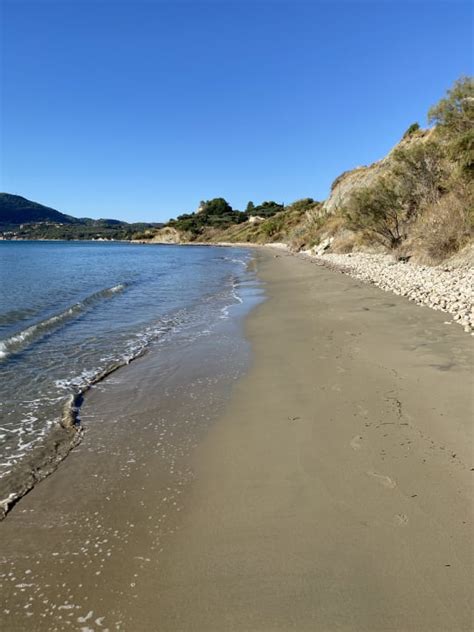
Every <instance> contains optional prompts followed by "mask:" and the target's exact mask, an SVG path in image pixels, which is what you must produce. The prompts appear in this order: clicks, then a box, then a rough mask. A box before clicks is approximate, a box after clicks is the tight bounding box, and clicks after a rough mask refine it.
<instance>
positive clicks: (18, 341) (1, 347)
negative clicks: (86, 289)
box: [0, 283, 126, 360]
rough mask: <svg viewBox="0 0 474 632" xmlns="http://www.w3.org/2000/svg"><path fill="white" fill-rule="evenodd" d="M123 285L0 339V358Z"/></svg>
mask: <svg viewBox="0 0 474 632" xmlns="http://www.w3.org/2000/svg"><path fill="white" fill-rule="evenodd" d="M125 287H126V286H125V284H123V283H120V284H119V285H114V286H113V287H109V288H105V289H103V290H99V291H98V292H94V293H93V294H90V295H89V296H87V297H86V298H85V299H83V300H82V301H79V302H78V303H74V304H73V305H71V306H70V307H68V308H66V309H65V310H63V311H62V312H59V313H58V314H55V315H54V316H50V317H49V318H45V319H44V320H41V321H39V322H38V323H35V324H34V325H30V326H29V327H27V328H26V329H23V330H22V331H19V332H18V333H16V334H14V335H13V336H10V337H9V338H6V339H5V340H0V360H5V359H6V358H8V357H9V356H11V355H12V354H14V353H18V352H19V351H23V349H25V348H26V347H28V346H30V345H31V344H33V343H34V342H36V341H37V340H39V339H40V338H43V337H44V336H46V335H47V334H50V333H51V332H53V331H55V330H56V329H58V328H59V327H61V326H62V325H63V324H64V323H66V322H68V321H70V320H73V319H74V318H77V317H78V316H80V315H81V314H83V313H84V312H85V311H86V310H88V309H90V308H91V307H93V306H94V305H95V304H96V303H98V302H100V301H102V300H104V299H107V298H111V297H113V296H115V294H117V293H119V292H122V291H123V290H124V289H125Z"/></svg>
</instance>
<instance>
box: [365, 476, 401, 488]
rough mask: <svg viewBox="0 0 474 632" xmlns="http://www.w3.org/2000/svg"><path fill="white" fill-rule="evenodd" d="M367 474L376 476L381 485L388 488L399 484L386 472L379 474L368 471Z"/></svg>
mask: <svg viewBox="0 0 474 632" xmlns="http://www.w3.org/2000/svg"><path fill="white" fill-rule="evenodd" d="M366 474H367V476H373V477H374V478H376V479H377V480H378V481H379V483H380V484H381V485H383V486H384V487H387V488H388V489H393V488H394V487H396V486H397V484H396V482H395V481H394V480H392V479H391V478H390V476H385V475H384V474H377V472H366Z"/></svg>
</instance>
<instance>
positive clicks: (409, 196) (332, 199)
mask: <svg viewBox="0 0 474 632" xmlns="http://www.w3.org/2000/svg"><path fill="white" fill-rule="evenodd" d="M428 122H429V123H430V124H431V125H432V126H431V127H430V128H428V129H421V128H420V126H419V125H418V123H415V124H413V125H410V126H409V127H408V129H407V130H406V132H405V133H404V134H403V137H402V138H401V140H400V141H399V143H397V145H396V146H395V147H394V148H393V149H392V150H391V151H390V152H389V153H388V154H387V156H385V157H384V158H382V159H381V160H379V161H377V162H375V163H373V164H371V165H369V166H362V167H356V168H355V169H353V170H350V171H346V172H344V173H342V174H341V175H339V176H338V177H337V178H336V179H335V180H334V182H333V184H332V186H331V191H330V193H329V195H328V197H327V199H326V200H325V201H324V202H316V201H315V200H313V199H311V198H305V199H302V200H297V201H296V202H294V203H292V204H290V205H288V206H286V207H282V206H281V205H278V204H277V203H275V202H265V203H263V204H262V205H260V206H255V205H254V204H253V203H249V205H248V207H247V209H246V210H245V211H243V212H241V211H234V210H233V209H232V208H231V207H230V206H229V205H228V204H227V202H226V201H225V200H223V199H222V198H218V200H219V203H218V204H216V200H210V201H208V202H206V203H202V204H204V207H202V206H201V207H200V209H199V212H197V213H191V214H185V215H182V216H180V217H178V218H177V219H176V220H172V221H170V222H169V224H168V226H167V229H166V230H167V231H168V232H166V233H165V232H164V231H163V230H151V231H148V232H147V233H146V234H143V235H141V236H140V237H141V238H142V240H143V241H153V242H161V241H169V240H170V232H169V229H172V231H173V232H172V240H173V241H175V242H178V241H181V242H197V243H200V242H231V243H236V242H244V243H274V242H283V243H285V244H287V245H288V246H289V247H290V248H291V249H292V250H295V251H300V250H305V251H308V250H309V251H311V252H314V253H321V252H323V251H324V252H333V253H350V252H357V251H359V252H361V251H362V252H391V253H393V254H395V256H396V257H403V258H405V259H406V258H412V259H413V261H418V262H420V263H426V264H433V263H439V262H440V261H443V260H445V259H447V258H449V257H452V256H453V255H455V254H456V253H457V252H458V251H460V250H461V249H462V248H464V247H465V246H467V245H468V244H469V243H472V238H473V235H474V212H473V208H474V187H473V173H474V81H473V80H472V79H471V78H468V77H464V78H461V79H460V80H458V81H457V82H456V83H455V84H454V86H453V87H452V88H451V89H450V90H448V93H447V95H446V97H445V98H443V99H441V100H440V102H439V103H438V104H436V105H435V106H434V107H433V108H431V110H430V111H429V113H428ZM203 209H204V212H203ZM262 211H263V212H262Z"/></svg>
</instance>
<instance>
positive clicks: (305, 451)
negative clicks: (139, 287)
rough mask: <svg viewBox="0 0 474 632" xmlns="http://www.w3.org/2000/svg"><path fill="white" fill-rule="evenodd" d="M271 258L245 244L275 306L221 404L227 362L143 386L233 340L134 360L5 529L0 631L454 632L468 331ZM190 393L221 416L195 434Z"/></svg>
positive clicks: (459, 623) (254, 326) (463, 560)
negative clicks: (204, 384) (203, 378)
mask: <svg viewBox="0 0 474 632" xmlns="http://www.w3.org/2000/svg"><path fill="white" fill-rule="evenodd" d="M276 255H277V253H276V252H275V251H273V252H272V251H271V250H269V249H267V248H265V249H262V250H259V251H257V252H256V259H257V263H256V265H257V268H258V276H259V278H260V279H261V280H262V281H263V283H264V287H265V292H266V294H267V296H268V299H267V300H266V301H265V302H263V303H262V304H260V305H259V306H257V307H256V309H254V310H253V311H252V312H251V313H250V315H249V316H247V318H246V321H245V332H246V338H247V340H249V341H250V345H251V349H252V355H251V361H250V367H249V369H248V370H247V371H245V372H244V373H243V375H241V376H240V377H239V379H238V380H237V381H235V382H234V383H232V380H233V379H235V378H234V377H232V380H230V377H231V376H229V388H230V391H229V392H230V395H231V396H230V399H229V400H228V401H227V398H226V402H227V403H225V405H224V402H223V400H220V401H221V404H217V403H216V401H215V399H214V396H213V395H212V393H213V390H214V392H215V386H213V381H212V380H214V379H218V376H219V371H217V373H216V376H215V377H213V376H210V377H211V381H210V382H209V385H210V390H209V398H208V399H206V398H204V399H203V400H202V401H201V400H200V399H199V398H198V399H195V397H196V396H197V395H199V394H202V393H203V392H204V391H205V392H207V390H206V389H202V388H201V387H200V386H199V382H196V386H195V387H193V388H190V387H189V383H186V381H185V382H183V383H182V384H181V385H180V386H179V390H177V391H176V392H174V391H173V390H172V389H170V388H169V387H168V386H167V387H166V388H165V392H164V393H163V396H164V400H163V397H162V396H161V394H160V393H157V392H156V391H157V389H156V381H157V377H158V376H160V380H163V379H165V385H166V384H168V382H166V380H167V379H168V378H167V376H169V379H170V380H172V379H174V378H173V376H174V375H175V374H176V371H177V370H178V368H179V367H180V366H186V367H187V370H189V371H190V372H191V375H194V377H193V378H192V379H194V380H196V379H197V380H199V379H200V378H199V375H200V374H202V371H203V367H204V364H203V362H202V358H207V357H208V354H209V357H214V358H215V360H216V361H218V362H221V363H222V367H223V368H224V367H226V366H227V364H228V362H229V359H231V358H232V357H233V353H236V352H238V349H239V347H238V346H237V347H235V348H234V351H233V352H231V353H229V351H232V349H233V347H232V344H233V343H232V344H231V346H230V347H218V346H217V347H216V345H215V344H211V345H209V346H206V341H205V340H203V344H204V347H203V352H204V355H202V353H201V352H200V353H198V354H197V355H195V356H191V357H190V356H189V353H188V351H187V349H186V348H185V347H183V350H182V355H181V360H180V361H176V363H172V364H171V365H169V366H168V365H167V362H168V360H167V358H166V357H162V358H161V360H160V362H161V363H164V365H162V364H160V363H158V364H156V365H155V364H154V362H155V361H157V354H148V355H147V356H145V357H144V358H143V359H142V361H141V362H140V363H136V365H135V368H131V369H130V371H132V372H133V376H135V377H133V376H132V373H131V372H119V373H117V374H116V375H117V383H115V379H112V380H111V383H110V385H109V386H108V388H107V389H101V388H100V387H99V388H96V389H94V390H93V391H92V393H91V397H90V398H89V397H88V398H87V402H86V405H87V406H88V411H85V409H84V412H85V414H88V415H90V419H91V420H92V421H94V422H95V423H94V424H91V425H90V428H91V432H88V433H87V435H86V441H83V442H82V444H81V446H80V447H79V448H78V450H74V451H73V452H72V454H71V456H70V458H69V459H67V460H66V461H65V462H64V464H63V466H62V468H63V469H62V472H61V476H58V475H57V476H53V477H49V478H48V479H46V480H45V481H43V482H42V483H41V485H38V486H36V487H35V488H34V490H33V492H32V493H31V494H29V495H28V496H27V497H25V499H24V500H23V501H22V503H20V504H18V505H17V506H16V507H15V508H14V510H13V511H12V512H11V513H10V515H9V516H8V519H7V520H5V521H3V522H2V523H1V524H0V531H1V529H3V532H2V533H1V535H2V537H3V538H4V541H5V542H6V543H7V546H6V548H5V550H4V552H3V565H2V569H1V570H2V571H3V569H5V572H4V573H3V572H0V589H2V591H3V593H4V595H5V599H7V600H8V601H7V604H8V608H7V609H8V610H9V613H8V615H7V614H5V613H3V614H2V613H1V612H0V621H2V617H3V622H4V627H5V629H7V630H12V631H14V630H20V629H21V630H22V632H24V631H26V630H30V629H31V630H33V629H34V630H35V632H37V631H40V630H43V629H44V630H48V632H49V631H53V630H62V629H66V628H65V625H66V624H65V621H67V619H66V617H68V616H71V617H72V618H71V619H70V620H69V621H70V624H71V625H70V626H69V627H68V629H69V628H70V629H78V630H80V629H81V627H83V626H84V625H86V626H88V627H92V628H94V627H96V626H97V627H98V629H100V627H101V626H102V625H103V626H104V627H109V629H116V630H124V631H127V630H133V632H141V631H143V632H145V631H147V630H150V629H163V630H166V631H167V632H172V631H173V630H176V631H178V630H179V632H185V631H187V630H189V631H191V630H193V631H194V630H195V631H197V632H203V631H204V630H205V631H206V632H208V631H209V632H212V631H214V630H215V632H218V631H219V632H221V630H224V629H225V630H229V632H231V631H234V630H235V631H239V632H240V631H242V632H243V631H244V630H245V632H248V631H249V630H251V631H252V632H264V631H266V630H269V629H271V630H272V632H274V631H278V630H282V632H283V631H285V632H286V631H287V630H298V632H299V631H304V630H308V632H309V630H311V631H312V632H313V631H317V632H333V630H334V631H336V630H338V631H340V630H343V631H346V632H349V631H351V632H352V630H354V629H361V630H374V631H375V630H377V631H379V630H384V629H386V630H388V629H391V630H396V631H397V632H398V631H400V632H402V630H403V632H405V631H406V630H417V632H418V631H426V632H445V630H446V629H450V630H453V632H465V631H466V632H467V630H468V629H469V625H470V621H469V618H470V605H472V594H471V589H470V576H471V573H472V558H471V548H472V546H471V545H472V536H471V535H470V532H469V529H470V526H471V525H470V523H471V520H472V515H471V512H470V501H469V499H470V492H471V483H470V479H471V476H472V473H471V472H470V467H471V466H472V464H471V462H470V461H471V457H472V454H471V450H470V448H471V446H472V427H471V423H470V414H471V412H472V402H471V399H470V397H469V386H470V384H471V382H472V375H471V359H472V353H471V352H472V349H471V348H470V347H469V344H470V340H466V338H465V335H464V334H463V333H462V331H461V330H459V329H458V328H450V327H444V326H443V320H442V319H443V316H442V314H440V313H437V312H435V311H433V310H423V309H420V308H419V307H418V306H416V305H414V304H413V303H410V302H408V301H406V300H404V299H403V298H402V297H397V296H391V295H390V296H387V294H386V293H382V292H380V291H379V290H378V289H377V288H374V287H372V286H370V285H367V284H366V283H362V282H360V281H358V280H356V279H353V278H352V277H349V276H347V275H342V274H337V275H336V274H334V272H333V271H330V270H328V269H326V268H324V267H322V266H317V267H315V266H314V265H311V264H310V263H309V261H308V259H305V258H302V257H294V256H292V255H291V256H290V255H289V254H288V255H287V254H286V253H284V252H282V253H280V254H279V255H278V256H276ZM466 342H467V344H466ZM226 344H227V343H226ZM246 344H247V343H246ZM224 349H228V350H229V351H224ZM164 355H166V354H164ZM180 362H181V363H182V362H185V364H184V365H182V364H180ZM205 364H206V365H207V364H208V362H206V363H205ZM216 366H217V365H216ZM221 372H222V371H221ZM226 379H227V378H226ZM190 383H191V382H190ZM193 383H194V382H193ZM226 388H227V387H226ZM140 389H141V390H140ZM206 397H207V396H206ZM198 404H199V406H201V408H200V409H199V410H202V413H200V414H202V415H203V416H204V417H206V416H209V415H210V416H211V417H212V416H213V415H214V414H216V415H217V417H216V419H215V422H214V421H213V422H212V423H211V424H210V425H206V424H207V423H208V422H206V424H205V426H204V427H203V428H202V430H200V429H199V428H200V425H199V423H198V425H197V426H192V428H196V430H197V432H198V435H199V439H198V440H197V439H196V435H194V434H193V433H191V434H189V430H190V426H189V423H188V422H190V421H192V420H193V419H194V417H193V414H194V413H195V411H196V409H197V406H198ZM185 405H186V406H185ZM180 406H181V407H183V406H185V408H183V410H182V412H179V414H178V412H177V411H178V410H180V409H179V408H176V407H180ZM193 411H194V413H193ZM122 414H123V419H122V421H121V423H120V426H118V425H116V424H115V426H114V423H115V421H114V420H115V419H116V416H117V415H119V416H120V415H122ZM178 420H181V421H180V422H179V423H180V424H182V425H180V426H176V425H175V424H176V423H178ZM99 421H100V423H98V422H99ZM102 424H104V427H106V428H108V427H109V426H110V427H112V428H115V430H117V431H118V430H120V432H117V433H116V435H114V441H113V442H112V443H109V442H107V443H105V444H103V445H102V442H101V441H98V443H96V437H97V438H98V439H100V433H99V435H97V432H99V431H100V430H101V425H102ZM93 427H94V428H95V430H93V429H92V428H93ZM166 437H168V441H170V443H169V444H168V443H166ZM170 437H171V439H170ZM188 437H191V440H190V441H188ZM178 438H179V440H178ZM156 441H158V444H156V443H154V442H156ZM163 441H165V443H164V444H163ZM160 444H162V445H160ZM155 445H159V447H156V448H154V449H153V450H152V447H153V446H155ZM190 447H192V452H191V453H189V452H187V450H188V449H189V448H190ZM165 448H166V449H165ZM122 453H123V454H124V455H125V456H126V458H125V460H124V457H123V456H121V455H122ZM119 455H120V461H117V459H118V458H119ZM91 465H94V468H95V469H91ZM176 477H177V478H176ZM45 506H48V512H44V507H45ZM109 554H110V557H109ZM5 564H6V566H5ZM10 565H13V570H12V571H10V572H12V573H13V580H10V577H9V576H8V572H7V571H8V568H9V566H10ZM16 583H17V584H18V585H22V586H23V588H24V591H23V590H21V589H15V584H16ZM47 585H49V588H48V587H47ZM61 586H63V587H61ZM18 590H20V592H18ZM15 594H16V596H15ZM30 598H31V602H30ZM44 599H46V600H48V604H47V605H44V606H43V605H42V601H43V600H44ZM29 604H30V605H29ZM25 608H26V609H25ZM30 612H31V613H32V614H33V616H32V617H31V619H28V618H27V615H28V613H30ZM13 613H15V616H16V617H19V618H18V619H16V618H14V617H12V616H10V615H11V614H13ZM91 613H92V614H91ZM43 615H44V618H43ZM96 621H99V623H96V626H94V622H96ZM8 626H9V627H8Z"/></svg>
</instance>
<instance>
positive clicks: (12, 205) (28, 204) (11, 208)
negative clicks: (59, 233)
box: [0, 193, 79, 227]
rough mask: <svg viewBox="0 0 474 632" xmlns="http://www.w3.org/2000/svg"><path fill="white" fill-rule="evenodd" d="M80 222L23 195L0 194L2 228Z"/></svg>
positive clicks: (0, 222)
mask: <svg viewBox="0 0 474 632" xmlns="http://www.w3.org/2000/svg"><path fill="white" fill-rule="evenodd" d="M78 221H79V220H77V219H75V218H74V217H71V216H70V215H65V214H64V213H60V212H59V211H56V210H55V209H54V208H50V207H49V206H44V205H43V204H38V202H32V201H31V200H27V199H26V198H24V197H21V195H12V194H11V193H0V227H4V226H16V225H19V224H26V223H33V222H57V223H60V224H73V223H75V222H78Z"/></svg>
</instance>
